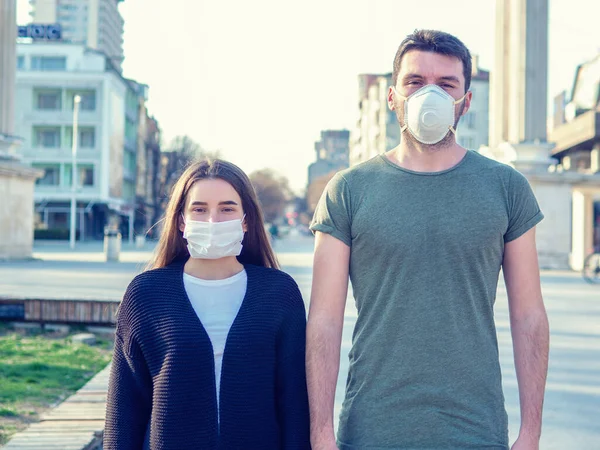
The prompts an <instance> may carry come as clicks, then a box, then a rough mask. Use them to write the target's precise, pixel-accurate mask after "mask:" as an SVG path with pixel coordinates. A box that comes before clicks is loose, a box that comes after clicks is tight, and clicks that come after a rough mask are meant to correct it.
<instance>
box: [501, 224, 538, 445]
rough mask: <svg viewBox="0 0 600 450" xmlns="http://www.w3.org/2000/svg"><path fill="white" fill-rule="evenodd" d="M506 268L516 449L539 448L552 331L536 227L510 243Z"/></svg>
mask: <svg viewBox="0 0 600 450" xmlns="http://www.w3.org/2000/svg"><path fill="white" fill-rule="evenodd" d="M502 267H503V272H504V280H505V282H506V289H507V293H508V304H509V311H510V324H511V334H512V339H513V350H514V358H515V367H516V371H517V382H518V385H519V401H520V406H521V429H520V431H519V438H518V439H517V441H516V442H515V444H514V446H513V449H537V448H538V446H539V439H540V435H541V431H542V406H543V403H544V389H545V385H546V374H547V372H548V347H549V335H548V333H549V332H548V317H547V315H546V309H545V308H544V301H543V299H542V290H541V286H540V273H539V265H538V258H537V249H536V245H535V228H532V229H531V230H529V231H528V232H526V233H525V234H523V235H522V236H520V237H518V238H517V239H515V240H514V241H511V242H509V243H507V244H506V246H505V249H504V261H503V263H502Z"/></svg>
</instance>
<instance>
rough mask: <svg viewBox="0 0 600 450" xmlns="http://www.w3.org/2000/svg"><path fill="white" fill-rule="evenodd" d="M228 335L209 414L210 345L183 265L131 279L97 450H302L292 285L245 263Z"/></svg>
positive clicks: (298, 301)
mask: <svg viewBox="0 0 600 450" xmlns="http://www.w3.org/2000/svg"><path fill="white" fill-rule="evenodd" d="M245 269H246V272H247V275H248V287H247V290H246V296H245V297H244V300H243V302H242V306H241V307H240V310H239V313H238V315H237V317H236V318H235V320H234V322H233V325H232V327H231V330H230V332H229V335H228V337H227V341H226V346H225V351H224V355H223V368H222V375H221V392H220V424H219V423H218V420H217V399H216V392H215V389H216V388H215V369H214V355H213V349H212V345H211V342H210V339H209V337H208V334H207V333H206V331H205V329H204V327H203V326H202V324H201V322H200V320H199V319H198V316H197V315H196V313H195V311H194V309H193V308H192V305H191V303H190V301H189V299H188V297H187V294H186V292H185V288H184V285H183V263H182V262H177V263H173V264H171V265H169V266H167V267H164V268H161V269H155V270H151V271H148V272H144V273H142V274H140V275H138V276H137V277H136V278H135V279H134V280H133V281H132V282H131V284H130V285H129V287H128V288H127V291H126V293H125V295H124V297H123V301H122V302H121V306H120V309H119V314H118V319H117V329H116V334H115V349H114V355H113V362H112V369H111V374H110V382H109V389H108V399H107V408H106V425H105V430H104V449H105V450H129V449H135V450H140V449H142V446H143V445H144V438H145V435H146V431H147V429H148V426H149V429H150V431H149V444H150V448H151V449H152V450H159V449H160V450H163V449H174V450H175V449H176V450H181V449H188V448H190V449H192V448H193V449H260V450H270V449H285V450H288V449H289V450H293V449H309V448H310V441H309V416H308V395H307V391H306V376H305V370H304V349H305V328H306V315H305V309H304V302H303V301H302V297H301V294H300V291H299V290H298V286H297V285H296V283H295V281H294V280H293V279H292V278H291V277H290V276H289V275H287V274H285V273H283V272H281V271H279V270H274V269H267V268H264V267H258V266H252V265H246V266H245Z"/></svg>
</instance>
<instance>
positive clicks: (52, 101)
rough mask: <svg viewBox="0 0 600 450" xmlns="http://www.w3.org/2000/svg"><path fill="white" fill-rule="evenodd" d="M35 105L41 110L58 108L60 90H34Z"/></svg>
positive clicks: (59, 104) (59, 107) (59, 106)
mask: <svg viewBox="0 0 600 450" xmlns="http://www.w3.org/2000/svg"><path fill="white" fill-rule="evenodd" d="M34 95H35V107H36V108H37V109H42V110H53V111H56V110H60V109H61V92H60V90H41V91H34Z"/></svg>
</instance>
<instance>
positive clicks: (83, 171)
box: [64, 164, 94, 187]
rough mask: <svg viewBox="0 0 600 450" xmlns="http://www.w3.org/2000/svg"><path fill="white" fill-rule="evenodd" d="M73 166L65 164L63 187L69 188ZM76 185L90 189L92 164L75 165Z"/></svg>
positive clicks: (92, 179)
mask: <svg viewBox="0 0 600 450" xmlns="http://www.w3.org/2000/svg"><path fill="white" fill-rule="evenodd" d="M72 167H73V166H72V165H71V164H65V172H64V173H65V180H64V181H65V182H64V185H65V186H71V183H72V182H73V181H72V178H71V175H72V172H73V168H72ZM77 185H78V186H79V187H85V186H87V187H90V186H93V185H94V166H93V165H92V164H77Z"/></svg>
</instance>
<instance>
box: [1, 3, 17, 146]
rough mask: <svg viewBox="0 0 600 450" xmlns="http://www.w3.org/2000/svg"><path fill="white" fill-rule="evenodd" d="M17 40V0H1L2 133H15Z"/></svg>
mask: <svg viewBox="0 0 600 450" xmlns="http://www.w3.org/2000/svg"><path fill="white" fill-rule="evenodd" d="M16 42H17V4H16V0H0V134H9V135H12V134H13V133H14V104H15V89H16V85H15V72H16V70H17V56H16V53H17V44H16Z"/></svg>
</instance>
